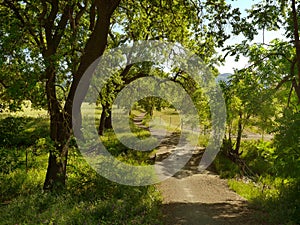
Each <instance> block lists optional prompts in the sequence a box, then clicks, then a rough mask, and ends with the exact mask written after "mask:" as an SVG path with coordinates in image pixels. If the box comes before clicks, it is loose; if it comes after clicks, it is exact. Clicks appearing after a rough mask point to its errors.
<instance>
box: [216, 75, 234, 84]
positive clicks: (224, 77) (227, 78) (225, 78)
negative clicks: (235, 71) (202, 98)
mask: <svg viewBox="0 0 300 225" xmlns="http://www.w3.org/2000/svg"><path fill="white" fill-rule="evenodd" d="M230 76H232V73H222V74H220V75H219V76H217V78H216V81H217V82H220V81H225V82H226V81H228V80H229V78H230Z"/></svg>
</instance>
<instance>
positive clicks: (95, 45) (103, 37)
mask: <svg viewBox="0 0 300 225" xmlns="http://www.w3.org/2000/svg"><path fill="white" fill-rule="evenodd" d="M119 2H120V0H95V4H94V5H95V7H96V9H97V22H96V24H95V27H93V28H92V29H93V30H92V34H91V36H90V38H89V40H88V41H87V44H86V46H85V49H84V54H83V56H82V57H81V60H80V65H79V67H78V70H77V71H76V72H75V74H73V82H72V85H71V88H70V92H69V94H68V97H67V100H66V102H65V106H64V107H63V108H62V107H61V106H60V104H59V102H58V100H57V97H56V91H55V78H56V74H55V67H54V66H51V65H55V63H51V61H52V60H53V56H54V55H55V49H56V48H55V47H53V46H49V47H48V50H49V52H45V53H44V55H43V56H44V58H45V59H46V61H47V64H48V66H47V69H46V77H47V83H46V93H47V99H48V111H49V113H50V136H51V139H52V141H53V142H54V147H55V148H54V149H51V150H50V155H49V161H48V162H49V163H48V168H47V174H46V179H45V183H44V189H45V190H60V189H61V187H63V186H64V185H65V181H66V169H67V158H68V148H69V141H70V138H71V134H72V125H73V126H74V125H75V128H76V130H77V131H78V130H79V128H80V126H81V112H80V107H81V103H82V101H83V99H84V96H85V94H86V92H87V88H88V85H87V87H86V89H85V88H83V89H82V90H80V91H81V92H80V94H81V96H80V97H81V99H80V103H79V104H76V105H75V106H74V107H73V100H74V97H75V92H76V90H77V87H78V84H79V82H80V80H81V78H82V76H83V74H84V73H85V71H86V70H87V69H88V67H89V66H90V65H91V64H92V63H93V62H94V61H95V60H96V59H97V58H98V57H100V56H101V55H102V54H103V52H104V50H105V48H106V44H107V36H108V31H109V26H110V18H111V15H112V13H113V12H114V10H115V9H116V7H117V6H118V4H119ZM48 33H49V34H51V32H48ZM48 40H49V43H50V42H51V41H53V39H51V38H50V39H48ZM49 43H48V44H49ZM52 44H57V45H58V43H52ZM56 47H57V46H56ZM49 62H50V64H49ZM49 65H50V66H49ZM72 116H74V117H75V120H76V122H75V123H74V124H72Z"/></svg>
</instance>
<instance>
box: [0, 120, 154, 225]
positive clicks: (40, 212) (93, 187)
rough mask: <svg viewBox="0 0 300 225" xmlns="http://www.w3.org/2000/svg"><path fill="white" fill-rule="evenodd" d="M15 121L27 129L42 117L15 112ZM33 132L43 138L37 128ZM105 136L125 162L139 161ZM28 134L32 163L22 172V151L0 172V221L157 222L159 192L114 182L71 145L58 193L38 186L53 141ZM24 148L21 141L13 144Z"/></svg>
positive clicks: (5, 149)
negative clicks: (33, 151) (33, 152)
mask: <svg viewBox="0 0 300 225" xmlns="http://www.w3.org/2000/svg"><path fill="white" fill-rule="evenodd" d="M5 121H6V120H5ZM16 121H26V123H25V122H24V124H25V126H26V129H30V128H33V127H35V126H38V127H40V128H44V129H45V127H44V121H43V120H37V119H33V118H25V119H22V118H20V117H17V119H16ZM2 122H3V121H2ZM36 123H38V124H36ZM15 124H17V123H15ZM46 124H47V123H46ZM12 127H13V126H12ZM24 129H25V128H24V127H23V129H22V130H21V131H20V132H23V131H24ZM46 130H47V129H46ZM33 133H35V134H36V135H37V134H38V135H39V136H40V137H42V134H40V133H39V131H38V130H34V131H33ZM44 135H45V134H44ZM109 135H111V134H110V133H107V135H106V136H104V137H103V138H106V140H104V142H105V144H106V146H107V148H108V149H110V150H111V151H112V153H114V151H115V150H116V151H117V152H115V154H116V155H119V157H124V160H125V161H126V160H127V161H128V160H129V159H130V158H131V159H136V160H131V161H130V162H131V163H135V164H137V163H139V162H141V161H143V158H142V157H140V158H139V156H138V155H131V154H127V155H123V154H122V152H121V149H119V147H120V146H119V143H118V142H117V141H116V139H113V138H111V137H110V136H109ZM28 138H29V139H30V140H28V143H31V144H34V145H33V146H30V147H32V148H36V149H39V154H37V155H36V156H35V164H34V165H31V166H30V167H29V168H28V170H27V171H26V170H25V168H24V165H22V162H21V161H23V160H24V155H20V156H18V160H19V161H17V162H16V164H10V165H16V167H15V168H14V169H13V170H10V171H8V172H7V173H4V172H3V171H0V182H1V186H0V211H1V214H0V224H85V223H87V224H160V222H159V220H158V218H160V214H159V210H158V205H159V203H160V197H159V194H158V193H157V192H156V190H155V188H154V187H153V186H148V187H130V186H124V185H118V184H116V183H113V182H111V181H109V180H107V179H105V178H103V177H101V176H100V175H98V174H97V173H96V172H95V171H94V170H93V169H92V168H91V167H90V166H89V165H88V164H87V163H86V161H85V159H84V158H83V157H82V156H81V155H80V152H79V151H78V150H77V149H76V148H74V146H73V147H72V148H71V151H70V154H69V164H68V168H67V177H68V179H67V187H68V188H67V189H66V190H64V191H63V192H60V193H56V192H43V191H41V188H42V186H43V181H44V179H45V173H46V170H45V169H46V167H47V152H48V149H49V148H51V146H52V145H53V143H52V142H51V141H50V140H49V138H47V137H45V138H40V139H38V140H36V139H35V135H31V136H30V137H28ZM27 147H28V146H26V145H25V144H24V143H22V142H20V143H19V146H18V149H20V148H22V149H25V148H27ZM52 148H53V146H52ZM113 149H115V150H113ZM0 150H1V154H2V153H3V152H4V153H5V152H13V151H15V150H16V147H15V146H14V145H13V146H5V147H1V149H0ZM1 160H2V159H1ZM1 168H2V167H1Z"/></svg>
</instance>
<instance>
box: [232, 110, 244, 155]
mask: <svg viewBox="0 0 300 225" xmlns="http://www.w3.org/2000/svg"><path fill="white" fill-rule="evenodd" d="M242 122H243V113H242V112H240V113H239V120H238V132H237V137H236V145H235V150H234V153H235V154H236V155H240V147H241V141H242V133H243V126H242Z"/></svg>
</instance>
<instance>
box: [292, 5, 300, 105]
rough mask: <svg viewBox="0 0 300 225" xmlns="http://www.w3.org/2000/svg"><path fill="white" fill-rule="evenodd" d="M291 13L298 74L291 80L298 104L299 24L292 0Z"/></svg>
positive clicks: (299, 77)
mask: <svg viewBox="0 0 300 225" xmlns="http://www.w3.org/2000/svg"><path fill="white" fill-rule="evenodd" d="M292 13H293V24H294V38H295V48H296V57H297V72H298V74H297V75H298V76H297V78H296V79H294V80H293V86H294V89H295V92H296V94H297V97H298V100H299V102H300V39H299V23H298V14H297V9H296V0H292ZM297 80H298V81H297Z"/></svg>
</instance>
